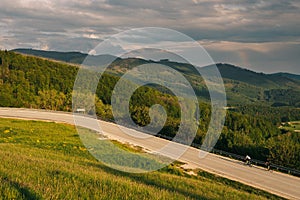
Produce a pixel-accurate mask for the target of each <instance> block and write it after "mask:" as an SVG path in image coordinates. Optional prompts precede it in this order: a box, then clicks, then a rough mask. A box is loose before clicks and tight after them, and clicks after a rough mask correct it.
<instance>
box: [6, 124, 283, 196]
mask: <svg viewBox="0 0 300 200" xmlns="http://www.w3.org/2000/svg"><path fill="white" fill-rule="evenodd" d="M115 145H119V146H120V147H122V148H123V149H126V150H127V151H138V150H137V149H135V148H133V147H130V146H126V145H123V144H120V143H117V142H115ZM139 151H141V150H139ZM0 159H1V163H2V164H1V165H0V197H1V198H3V199H33V200H35V199H139V200H140V199H141V200H143V199H224V198H226V199H282V198H280V197H277V196H275V195H272V194H269V193H267V192H264V191H261V190H258V189H254V188H252V187H250V186H246V185H243V184H240V183H237V182H234V181H230V180H228V179H225V178H221V177H218V176H214V175H212V174H209V173H206V172H203V171H194V173H195V174H196V176H192V175H189V174H188V171H185V170H183V169H181V168H180V163H174V164H172V165H170V166H167V167H165V168H163V169H162V170H160V171H158V172H151V173H146V174H130V173H124V172H119V171H116V170H113V169H111V168H108V167H106V166H105V165H104V164H102V163H101V162H99V161H97V160H95V159H94V158H93V157H92V156H91V155H90V154H89V153H88V151H87V150H86V148H85V147H84V146H83V145H82V143H81V141H80V139H79V136H78V135H77V134H76V129H75V127H74V126H71V125H66V124H57V123H51V122H37V121H22V120H15V119H0Z"/></svg>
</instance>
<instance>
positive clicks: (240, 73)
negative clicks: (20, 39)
mask: <svg viewBox="0 0 300 200" xmlns="http://www.w3.org/2000/svg"><path fill="white" fill-rule="evenodd" d="M13 51H14V52H18V53H22V54H28V55H34V56H38V57H44V58H49V59H54V60H58V61H64V62H68V63H75V64H81V63H82V62H83V61H84V59H85V58H86V56H88V54H84V53H80V52H56V51H41V50H34V49H15V50H13ZM89 61H90V62H89V63H85V64H88V65H95V64H97V65H99V64H107V63H111V62H112V61H114V62H113V63H112V64H111V65H110V69H111V73H114V74H115V75H118V76H119V75H122V74H124V73H125V72H126V71H128V70H129V69H131V68H133V67H135V66H138V65H141V64H145V63H159V64H164V65H167V66H170V67H172V68H174V69H176V70H178V71H180V72H181V73H183V74H184V75H185V76H186V77H187V78H188V80H189V81H190V82H191V84H192V86H193V87H194V89H195V92H196V94H197V95H198V97H199V98H200V99H206V100H209V93H208V91H207V88H206V86H205V83H204V81H203V79H202V77H201V76H199V74H198V72H197V70H196V69H195V68H194V67H192V66H191V65H190V64H186V63H177V62H172V61H169V60H161V61H151V60H143V59H140V58H125V59H121V58H118V59H117V58H116V57H114V56H111V55H102V56H91V57H90V58H89ZM99 62H101V63H99ZM217 67H218V69H219V71H220V73H221V75H222V77H223V80H224V84H225V87H226V92H227V98H228V102H229V104H233V105H236V104H252V103H260V104H267V105H273V106H297V107H300V75H295V74H289V73H276V74H264V73H257V72H254V71H251V70H248V69H245V68H241V67H238V66H234V65H230V64H224V63H219V64H217ZM210 69H211V67H210V66H207V67H202V68H200V71H205V70H210Z"/></svg>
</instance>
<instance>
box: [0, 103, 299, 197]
mask: <svg viewBox="0 0 300 200" xmlns="http://www.w3.org/2000/svg"><path fill="white" fill-rule="evenodd" d="M0 117H7V118H20V119H33V120H46V121H56V122H64V123H68V124H74V118H73V115H72V114H71V113H65V112H52V111H51V112H50V111H43V110H32V109H19V108H18V109H17V108H0ZM83 118H84V117H83ZM76 122H77V123H78V121H76ZM79 123H80V122H79ZM98 123H99V124H100V125H101V129H102V132H103V133H104V134H105V135H106V136H108V137H109V138H112V139H116V140H119V141H122V142H128V143H130V144H133V145H137V146H141V147H143V148H145V149H147V150H149V151H156V150H157V149H160V148H161V147H163V146H165V145H166V144H168V143H170V141H168V140H164V139H161V138H157V137H153V136H151V137H149V136H148V137H147V138H144V136H145V134H143V133H140V132H137V131H134V130H131V129H127V128H125V129H127V130H128V131H129V132H130V131H131V132H133V131H134V134H139V135H140V136H141V137H139V138H137V137H132V136H130V135H128V134H124V133H123V132H122V131H121V130H120V128H119V127H118V126H117V125H116V124H113V123H109V122H104V121H98ZM83 126H85V127H87V128H91V129H96V127H94V125H92V124H86V123H85V124H84V125H83ZM178 147H179V148H181V147H180V145H178ZM199 153H200V150H198V149H195V148H192V147H189V148H188V149H187V151H186V152H185V153H184V154H183V155H182V156H181V157H180V158H179V161H182V162H185V163H187V164H188V165H189V167H192V168H200V169H203V170H205V171H209V172H211V173H214V174H217V175H220V176H223V177H226V178H229V179H232V180H236V181H239V182H242V183H244V184H247V185H251V186H253V187H256V188H259V189H262V190H265V191H268V192H271V193H274V194H277V195H279V196H282V197H285V198H288V199H300V178H297V177H294V176H290V175H287V174H283V173H278V172H269V171H266V170H265V169H263V168H259V167H248V166H245V165H244V164H243V163H241V162H239V161H236V160H232V159H229V158H226V157H222V156H219V155H215V154H208V155H207V156H206V157H205V158H200V157H199ZM167 156H172V155H167Z"/></svg>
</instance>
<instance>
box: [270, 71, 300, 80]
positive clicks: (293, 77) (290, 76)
mask: <svg viewBox="0 0 300 200" xmlns="http://www.w3.org/2000/svg"><path fill="white" fill-rule="evenodd" d="M273 75H274V76H281V77H287V78H291V79H296V80H300V75H296V74H290V73H283V72H279V73H275V74H273Z"/></svg>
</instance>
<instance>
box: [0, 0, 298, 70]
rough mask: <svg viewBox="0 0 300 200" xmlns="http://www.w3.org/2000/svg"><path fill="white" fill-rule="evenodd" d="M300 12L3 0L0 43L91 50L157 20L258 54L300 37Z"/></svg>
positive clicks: (266, 6)
mask: <svg viewBox="0 0 300 200" xmlns="http://www.w3.org/2000/svg"><path fill="white" fill-rule="evenodd" d="M299 13H300V3H299V0H289V1H285V0H272V1H268V0H190V1H185V0H179V1H173V0H164V1H144V0H85V1H80V0H60V1H59V0H16V1H10V0H2V1H1V7H0V42H1V45H0V48H2V49H3V48H7V49H11V48H18V47H29V48H45V49H47V48H48V49H49V50H61V51H65V50H80V51H85V52H88V51H90V50H91V49H93V47H94V46H93V45H96V44H97V42H100V41H102V40H103V39H105V38H107V37H108V36H110V35H112V34H115V33H118V32H119V31H122V30H128V29H130V28H138V27H148V26H152V27H164V28H171V29H175V30H178V31H181V32H183V33H185V34H187V35H189V36H191V37H192V38H194V39H195V40H199V41H212V42H215V44H219V49H218V55H219V56H218V57H222V55H223V56H224V58H226V59H227V56H229V55H231V54H236V53H234V52H233V51H231V49H230V48H231V47H229V46H230V45H229V43H231V44H235V45H234V46H236V45H238V43H240V46H243V44H245V45H248V46H252V49H246V50H245V51H247V52H248V54H249V55H252V56H250V57H251V58H252V59H254V57H255V59H256V58H258V57H259V56H258V55H257V56H254V54H252V53H250V52H252V50H253V52H255V55H256V53H257V54H259V53H261V54H265V53H266V52H265V51H264V49H266V48H267V47H266V46H268V45H269V44H270V43H282V44H283V45H285V44H287V43H292V42H299V41H300V37H299V36H300V20H299V18H300V14H299ZM226 42H227V45H226ZM250 43H253V45H251V44H250ZM257 43H261V44H262V45H260V46H259V47H257V48H259V49H257V48H256V49H253V48H254V47H255V46H257V45H256V44H257ZM287 46H288V45H287ZM46 47H47V48H46ZM222 48H223V49H222ZM297 48H298V49H297ZM299 49H300V48H299V45H298V46H297V45H296V47H295V49H294V50H296V51H298V52H299ZM213 51H214V52H216V49H214V50H213ZM276 53H278V54H279V52H276ZM285 56H287V57H289V55H285ZM255 59H254V60H255ZM293 59H294V60H293ZM293 59H291V60H290V62H298V61H299V60H297V59H296V60H295V58H293ZM232 60H235V59H234V58H232ZM249 62H251V61H249ZM270 62H271V61H270ZM254 63H255V62H254ZM274 65H276V63H274ZM279 65H282V64H281V63H280V62H279V61H278V66H279Z"/></svg>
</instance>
